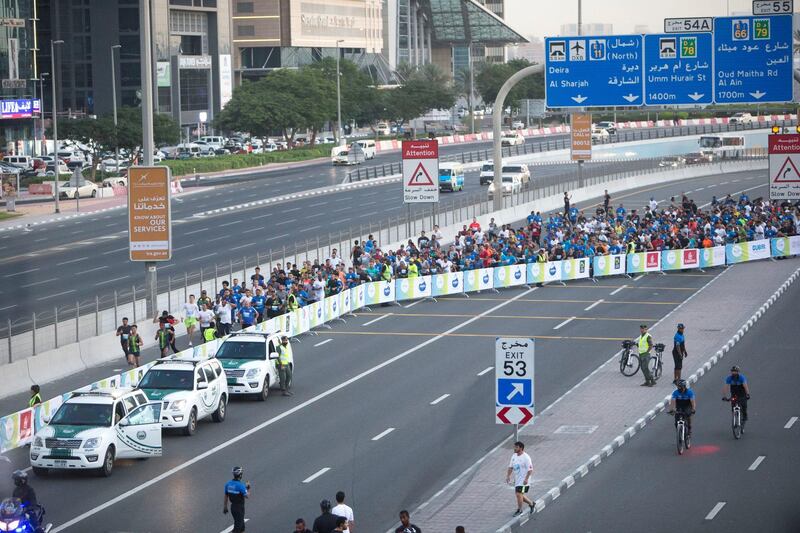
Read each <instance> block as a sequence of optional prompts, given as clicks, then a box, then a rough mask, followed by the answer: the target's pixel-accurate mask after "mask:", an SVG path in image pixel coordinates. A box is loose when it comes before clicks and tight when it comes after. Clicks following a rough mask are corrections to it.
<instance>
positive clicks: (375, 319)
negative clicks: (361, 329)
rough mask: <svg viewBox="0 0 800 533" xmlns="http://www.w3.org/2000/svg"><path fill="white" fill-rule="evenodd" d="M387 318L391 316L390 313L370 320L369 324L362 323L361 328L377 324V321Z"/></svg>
mask: <svg viewBox="0 0 800 533" xmlns="http://www.w3.org/2000/svg"><path fill="white" fill-rule="evenodd" d="M388 316H392V313H386V314H385V315H381V316H379V317H378V318H373V319H372V320H370V321H369V322H364V323H363V324H362V326H369V325H370V324H374V323H375V322H377V321H378V320H383V319H384V318H386V317H388Z"/></svg>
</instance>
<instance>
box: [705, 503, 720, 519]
mask: <svg viewBox="0 0 800 533" xmlns="http://www.w3.org/2000/svg"><path fill="white" fill-rule="evenodd" d="M723 507H725V502H717V505H715V506H714V508H713V509H711V512H709V513H708V514H707V515H706V520H714V517H715V516H717V513H718V512H720V511H721V510H722V508H723Z"/></svg>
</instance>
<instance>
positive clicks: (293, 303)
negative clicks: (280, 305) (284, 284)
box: [286, 286, 300, 313]
mask: <svg viewBox="0 0 800 533" xmlns="http://www.w3.org/2000/svg"><path fill="white" fill-rule="evenodd" d="M296 290H297V289H296V287H295V286H292V292H290V293H289V296H287V297H286V312H287V313H291V312H292V311H296V310H298V309H300V304H298V303H297V296H296V295H295V294H294V293H295V291H296Z"/></svg>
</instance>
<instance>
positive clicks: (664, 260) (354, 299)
mask: <svg viewBox="0 0 800 533" xmlns="http://www.w3.org/2000/svg"><path fill="white" fill-rule="evenodd" d="M797 255H800V236H793V237H779V238H773V239H770V240H767V239H763V240H759V241H749V242H743V243H735V244H727V245H725V246H716V247H713V248H703V249H696V248H690V249H678V250H662V251H652V252H641V253H633V254H627V255H626V254H615V255H604V256H595V257H594V258H592V259H591V261H590V259H589V258H579V259H565V260H562V261H548V262H543V263H527V264H514V265H503V266H497V267H493V268H480V269H476V270H469V271H466V272H448V273H444V274H433V275H425V276H417V277H412V278H402V279H393V280H390V281H372V282H367V283H364V284H361V285H357V286H355V287H352V288H349V289H346V290H344V291H342V292H340V293H338V294H335V295H331V296H328V297H326V298H325V299H324V300H322V301H319V302H314V303H311V304H309V305H307V306H304V307H301V308H300V309H297V310H294V311H292V312H290V313H285V314H282V315H279V316H277V317H274V318H270V319H268V320H265V321H263V322H261V323H260V324H257V325H254V326H251V327H250V328H247V329H246V330H245V331H253V332H258V333H270V334H272V333H283V334H286V335H288V336H290V337H297V336H299V335H302V334H304V333H308V332H310V331H311V330H313V329H315V328H317V327H319V326H322V325H323V324H325V323H326V322H329V321H331V320H334V319H338V318H340V317H342V316H344V315H347V314H350V313H354V312H356V311H358V310H360V309H363V308H365V307H368V306H371V305H377V304H384V303H395V302H401V301H406V300H412V299H418V298H432V297H437V296H446V295H452V294H463V293H469V292H477V291H482V290H491V289H500V288H509V287H516V286H522V285H530V284H533V283H551V282H565V281H572V280H577V279H587V278H590V277H591V278H598V277H607V276H614V275H630V274H639V273H647V272H664V271H670V270H690V269H703V268H710V267H716V266H723V265H731V264H736V263H742V262H746V261H756V260H760V259H770V258H778V257H781V258H783V257H790V256H797ZM590 265H591V268H590ZM224 340H225V339H224V338H223V339H217V340H215V341H211V342H208V343H205V344H202V345H198V346H195V347H193V348H189V349H187V350H183V351H182V352H179V353H178V354H175V355H173V356H170V358H185V357H203V358H205V357H213V356H214V355H215V354H216V352H217V349H218V347H219V346H220V344H221V343H222V342H223V341H224ZM34 359H35V358H34ZM153 364H154V363H148V364H146V365H143V366H141V367H139V368H136V369H131V370H128V371H127V372H123V373H121V374H117V375H114V376H111V377H108V378H105V379H102V380H100V381H96V382H94V383H92V384H90V385H87V386H85V387H82V388H80V389H78V390H77V391H85V390H92V389H97V388H115V387H131V386H136V384H137V383H138V382H139V380H140V379H141V378H142V376H143V375H144V373H145V372H146V370H147V369H148V368H149V367H150V366H152V365H153ZM77 391H72V392H77ZM72 392H68V393H65V394H62V395H60V396H56V397H54V398H51V399H49V400H47V401H46V402H44V403H42V404H40V405H37V406H35V407H33V408H28V409H23V410H20V411H17V412H16V413H12V414H10V415H8V416H5V417H2V418H0V453H2V452H6V451H8V450H11V449H14V448H18V447H20V446H25V445H26V444H29V443H30V442H31V439H32V438H33V435H34V434H35V433H36V431H37V430H39V429H40V428H41V427H42V426H43V425H44V419H45V418H46V417H49V416H52V414H53V413H55V411H56V410H57V409H58V407H59V406H60V405H61V404H62V403H63V402H64V400H66V399H67V398H69V396H70V395H71V394H72Z"/></svg>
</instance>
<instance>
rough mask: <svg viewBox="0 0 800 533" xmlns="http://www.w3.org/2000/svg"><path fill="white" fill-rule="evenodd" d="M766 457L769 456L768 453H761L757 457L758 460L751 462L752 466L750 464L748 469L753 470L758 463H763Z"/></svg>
mask: <svg viewBox="0 0 800 533" xmlns="http://www.w3.org/2000/svg"><path fill="white" fill-rule="evenodd" d="M766 458H767V456H766V455H759V456H758V457H756V460H755V461H753V464H751V465H750V466H749V467H748V468H747V469H748V470H750V471H751V472H752V471H753V470H755V469H756V468H758V465H760V464H761V462H762V461H763V460H764V459H766Z"/></svg>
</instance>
